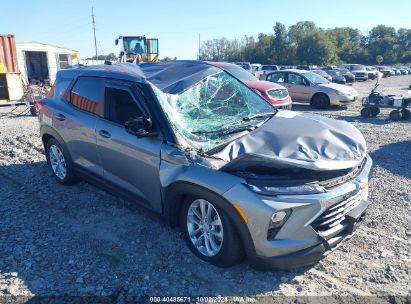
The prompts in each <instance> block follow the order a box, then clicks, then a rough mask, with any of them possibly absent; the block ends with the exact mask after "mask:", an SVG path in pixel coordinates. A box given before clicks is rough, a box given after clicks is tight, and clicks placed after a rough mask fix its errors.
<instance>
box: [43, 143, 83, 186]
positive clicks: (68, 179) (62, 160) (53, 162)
mask: <svg viewBox="0 0 411 304" xmlns="http://www.w3.org/2000/svg"><path fill="white" fill-rule="evenodd" d="M46 159H47V164H48V165H49V168H50V170H51V172H52V174H53V176H54V178H55V179H56V181H57V182H58V183H60V184H62V185H72V184H74V183H75V182H77V178H76V176H75V175H74V169H73V164H72V162H71V159H70V157H69V155H68V153H67V152H66V151H65V149H64V148H63V147H62V145H61V144H60V143H59V142H58V141H57V140H55V139H54V138H51V139H50V140H49V141H48V142H47V145H46Z"/></svg>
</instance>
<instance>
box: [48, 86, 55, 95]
mask: <svg viewBox="0 0 411 304" xmlns="http://www.w3.org/2000/svg"><path fill="white" fill-rule="evenodd" d="M53 95H54V85H53V86H52V87H51V88H50V90H49V91H48V92H47V93H46V96H47V97H51V96H53Z"/></svg>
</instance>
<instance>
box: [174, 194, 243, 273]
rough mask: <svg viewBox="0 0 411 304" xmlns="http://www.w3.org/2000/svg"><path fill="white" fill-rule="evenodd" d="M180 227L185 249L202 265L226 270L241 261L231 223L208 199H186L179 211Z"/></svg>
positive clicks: (238, 245) (240, 247)
mask: <svg viewBox="0 0 411 304" xmlns="http://www.w3.org/2000/svg"><path fill="white" fill-rule="evenodd" d="M202 208H203V209H202ZM208 208H210V209H208ZM202 210H203V212H201V211H202ZM208 210H210V211H208ZM208 217H210V218H208ZM180 227H181V229H182V232H183V238H184V240H185V242H186V244H187V246H188V248H189V249H190V250H191V251H192V252H193V253H194V254H195V255H196V256H197V257H199V258H200V259H202V260H203V261H206V262H208V263H211V264H213V265H215V266H218V267H224V268H225V267H230V266H233V265H235V264H237V263H239V262H240V261H241V260H242V259H243V258H244V249H243V246H242V242H241V239H240V237H239V235H238V233H237V231H236V229H235V227H234V225H233V223H232V221H231V219H230V218H229V217H228V216H227V214H226V213H225V212H224V211H223V210H222V208H220V207H219V206H218V205H217V204H215V203H214V202H210V201H209V200H208V199H205V198H199V197H192V196H190V197H188V198H187V199H186V200H185V201H184V205H183V207H182V208H181V213H180ZM206 243H208V244H206ZM210 248H211V250H210Z"/></svg>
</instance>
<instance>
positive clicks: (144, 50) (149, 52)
mask: <svg viewBox="0 0 411 304" xmlns="http://www.w3.org/2000/svg"><path fill="white" fill-rule="evenodd" d="M115 43H116V45H117V46H118V47H119V48H120V51H119V56H118V61H120V62H132V63H136V64H138V63H142V62H157V61H158V39H157V38H147V37H146V36H144V35H143V36H120V37H118V38H117V39H116V40H115Z"/></svg>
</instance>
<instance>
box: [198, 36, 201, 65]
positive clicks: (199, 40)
mask: <svg viewBox="0 0 411 304" xmlns="http://www.w3.org/2000/svg"><path fill="white" fill-rule="evenodd" d="M200 43H201V37H200V33H198V60H200V51H201V44H200Z"/></svg>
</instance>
